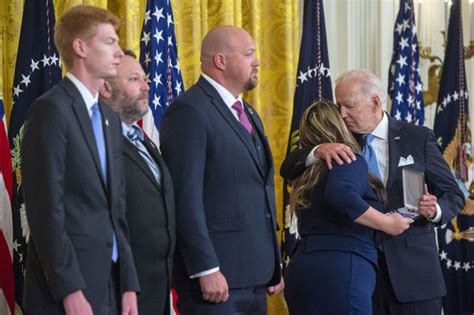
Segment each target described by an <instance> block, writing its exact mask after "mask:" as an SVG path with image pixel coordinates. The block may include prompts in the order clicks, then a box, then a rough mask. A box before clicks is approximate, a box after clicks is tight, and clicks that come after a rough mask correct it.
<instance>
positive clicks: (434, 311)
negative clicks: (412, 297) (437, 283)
mask: <svg viewBox="0 0 474 315" xmlns="http://www.w3.org/2000/svg"><path fill="white" fill-rule="evenodd" d="M378 265H379V272H378V274H377V284H376V286H375V292H374V296H373V299H372V305H373V314H374V315H440V314H441V309H442V298H441V297H439V298H434V299H429V300H423V301H416V302H410V303H401V302H399V301H398V300H397V298H396V296H395V293H394V291H393V287H392V284H391V282H390V277H389V275H388V270H387V263H386V261H385V258H384V256H383V254H381V255H380V258H379V262H378ZM420 268H421V267H420Z"/></svg>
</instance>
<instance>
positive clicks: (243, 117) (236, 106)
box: [232, 101, 253, 135]
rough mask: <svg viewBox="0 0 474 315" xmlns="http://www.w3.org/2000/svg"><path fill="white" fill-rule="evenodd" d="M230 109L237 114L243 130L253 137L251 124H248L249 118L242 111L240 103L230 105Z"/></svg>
mask: <svg viewBox="0 0 474 315" xmlns="http://www.w3.org/2000/svg"><path fill="white" fill-rule="evenodd" d="M232 108H233V109H235V111H236V112H237V115H238V116H239V121H240V124H241V125H242V126H243V127H244V128H245V130H247V132H248V133H249V134H250V135H253V128H252V124H251V123H250V121H249V118H248V117H247V114H246V113H245V111H244V108H243V106H242V103H240V101H236V102H235V103H234V105H232Z"/></svg>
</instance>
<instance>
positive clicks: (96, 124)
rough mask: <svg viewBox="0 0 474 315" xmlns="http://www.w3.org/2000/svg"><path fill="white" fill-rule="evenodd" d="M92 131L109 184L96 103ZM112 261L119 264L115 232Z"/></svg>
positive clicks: (104, 175)
mask: <svg viewBox="0 0 474 315" xmlns="http://www.w3.org/2000/svg"><path fill="white" fill-rule="evenodd" d="M91 120H92V129H93V130H94V137H95V144H96V145H97V152H98V153H99V160H100V168H101V169H102V178H103V179H104V182H105V183H106V184H107V150H106V149H105V139H104V129H103V126H102V114H101V113H100V109H99V104H97V103H95V104H94V105H93V106H92V118H91ZM112 239H113V247H112V261H114V262H117V259H118V246H117V236H116V235H115V231H114V233H113V235H112Z"/></svg>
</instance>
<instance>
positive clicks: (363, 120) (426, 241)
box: [281, 70, 464, 315]
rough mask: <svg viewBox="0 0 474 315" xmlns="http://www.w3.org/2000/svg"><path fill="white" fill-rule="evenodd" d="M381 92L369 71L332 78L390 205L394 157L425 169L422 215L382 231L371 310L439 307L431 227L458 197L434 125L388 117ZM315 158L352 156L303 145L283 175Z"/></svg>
mask: <svg viewBox="0 0 474 315" xmlns="http://www.w3.org/2000/svg"><path fill="white" fill-rule="evenodd" d="M385 99H386V93H385V91H384V89H383V87H382V83H381V82H380V80H379V78H377V77H376V76H375V75H374V74H373V73H371V72H370V71H368V70H353V71H349V72H347V73H344V74H343V75H341V76H340V77H339V78H338V79H337V80H336V100H337V104H338V105H339V107H340V111H341V115H342V117H343V119H344V122H345V123H346V125H347V127H348V128H349V129H350V130H351V131H352V132H353V133H354V134H355V136H356V137H357V138H358V140H359V142H360V143H361V144H364V142H368V141H366V140H365V139H368V138H372V139H373V140H372V141H371V142H370V143H367V144H366V146H367V148H368V147H369V146H370V147H371V148H370V150H372V152H373V153H374V154H375V157H376V159H374V163H373V165H374V166H373V168H374V169H371V171H372V172H373V173H374V174H376V173H378V176H379V177H380V179H381V180H382V181H383V182H384V184H385V186H386V190H387V197H388V204H389V207H388V209H389V210H390V211H393V210H397V209H399V208H401V207H403V206H404V200H403V182H402V181H403V179H402V168H401V167H399V162H400V161H404V160H405V161H406V160H408V161H410V163H411V160H413V163H412V164H411V165H410V167H412V168H414V169H416V170H418V171H420V172H423V173H424V178H425V182H426V184H427V187H428V191H429V192H427V193H425V194H424V195H423V196H422V197H421V199H420V200H419V204H418V213H419V214H420V219H418V220H416V221H415V223H413V224H412V225H411V227H410V228H409V229H408V230H406V231H405V232H404V233H402V234H400V235H398V236H389V235H385V234H384V235H381V246H380V249H381V251H380V253H379V273H378V275H377V285H376V288H375V293H374V297H373V310H374V314H400V315H405V314H426V315H431V314H433V315H434V314H441V298H442V297H443V296H444V295H445V294H446V286H445V284H444V279H443V274H442V272H441V266H440V263H439V258H438V251H437V247H436V239H435V231H434V228H435V226H439V225H441V224H444V223H446V222H449V221H450V220H451V219H452V218H453V217H454V216H456V215H457V214H458V213H459V212H460V210H461V209H462V208H463V206H464V196H463V194H462V192H461V191H460V189H459V187H458V185H457V184H456V182H455V180H454V178H453V175H452V174H451V171H450V169H449V167H448V165H447V164H446V162H445V160H444V158H443V155H442V154H441V150H440V148H439V147H438V145H437V144H436V141H435V138H434V134H433V132H432V131H431V130H430V129H428V128H425V127H420V126H416V125H412V124H408V123H404V122H400V121H396V120H394V119H392V118H390V117H388V115H387V113H386V112H385V111H384V107H385ZM368 135H371V137H367V136H368ZM410 156H411V158H410ZM314 158H322V159H324V160H326V163H328V166H329V167H331V165H332V164H331V163H332V162H333V161H335V162H337V163H339V164H342V163H343V161H345V162H347V163H350V162H351V161H352V159H354V158H355V157H354V154H353V153H352V152H351V151H350V150H349V149H348V147H347V146H345V145H343V144H321V145H320V146H318V147H316V148H303V149H301V150H299V151H295V153H293V154H291V155H290V156H289V157H288V159H287V160H285V162H284V164H283V165H282V169H281V174H282V176H283V177H286V178H289V179H291V178H295V177H296V176H298V175H299V174H300V173H301V172H302V171H303V170H304V169H305V167H306V166H307V165H310V164H312V163H313V161H314ZM368 162H369V161H368ZM370 164H371V163H369V165H370ZM402 164H403V163H402Z"/></svg>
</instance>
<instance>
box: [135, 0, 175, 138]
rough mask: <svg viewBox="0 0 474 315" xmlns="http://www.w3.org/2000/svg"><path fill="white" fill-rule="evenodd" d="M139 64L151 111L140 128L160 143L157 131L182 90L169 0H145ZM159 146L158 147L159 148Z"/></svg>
mask: <svg viewBox="0 0 474 315" xmlns="http://www.w3.org/2000/svg"><path fill="white" fill-rule="evenodd" d="M140 63H141V64H142V67H143V69H144V70H145V73H146V75H147V80H148V83H149V85H150V99H149V104H150V109H151V110H150V112H149V114H148V115H147V116H145V117H144V118H143V125H142V126H143V129H144V130H145V132H146V133H147V134H148V136H149V137H150V138H151V139H152V140H153V141H155V143H156V144H157V145H158V144H159V134H158V130H159V129H160V126H161V121H162V120H163V116H164V114H165V111H166V109H167V108H168V106H169V105H170V104H171V103H172V102H173V100H174V99H175V98H176V97H177V96H178V95H180V94H181V93H182V92H183V91H184V86H183V79H182V77H181V69H180V67H179V61H178V49H177V46H176V35H175V32H174V21H173V10H172V8H171V3H170V1H169V0H148V1H147V4H146V9H145V18H144V20H143V28H142V34H141V39H140ZM158 147H159V146H158Z"/></svg>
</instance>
